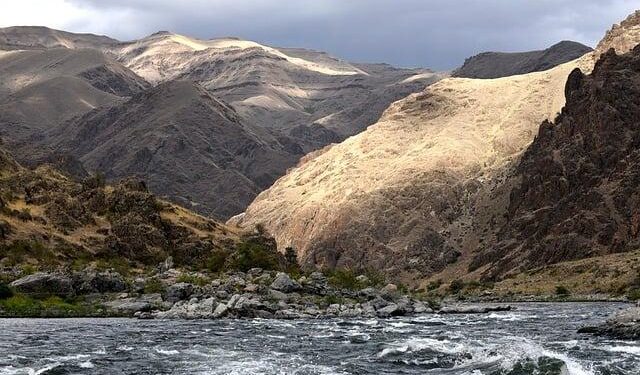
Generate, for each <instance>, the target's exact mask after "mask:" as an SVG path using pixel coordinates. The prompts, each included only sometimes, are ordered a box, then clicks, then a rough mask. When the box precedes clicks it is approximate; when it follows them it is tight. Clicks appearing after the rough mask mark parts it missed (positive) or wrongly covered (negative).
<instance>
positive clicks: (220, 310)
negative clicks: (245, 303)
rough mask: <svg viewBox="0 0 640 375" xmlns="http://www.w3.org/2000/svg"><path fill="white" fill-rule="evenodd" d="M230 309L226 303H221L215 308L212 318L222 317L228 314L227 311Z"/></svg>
mask: <svg viewBox="0 0 640 375" xmlns="http://www.w3.org/2000/svg"><path fill="white" fill-rule="evenodd" d="M228 310H229V309H228V308H227V305H226V304H224V303H219V304H218V305H217V306H216V308H215V309H214V310H213V315H212V318H215V319H217V318H222V317H223V316H225V315H226V314H227V311H228Z"/></svg>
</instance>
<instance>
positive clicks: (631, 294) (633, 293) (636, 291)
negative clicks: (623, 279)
mask: <svg viewBox="0 0 640 375" xmlns="http://www.w3.org/2000/svg"><path fill="white" fill-rule="evenodd" d="M627 298H628V299H629V300H630V301H638V300H640V288H630V289H629V290H628V291H627Z"/></svg>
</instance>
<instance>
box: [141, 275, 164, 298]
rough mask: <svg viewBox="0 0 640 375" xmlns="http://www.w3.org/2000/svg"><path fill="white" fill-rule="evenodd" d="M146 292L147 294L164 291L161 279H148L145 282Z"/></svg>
mask: <svg viewBox="0 0 640 375" xmlns="http://www.w3.org/2000/svg"><path fill="white" fill-rule="evenodd" d="M144 292H145V293H147V294H151V293H162V292H164V285H163V284H162V281H160V280H159V279H156V278H152V279H148V280H147V281H146V282H145V284H144Z"/></svg>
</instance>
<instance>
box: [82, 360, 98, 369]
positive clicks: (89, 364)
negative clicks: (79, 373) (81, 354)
mask: <svg viewBox="0 0 640 375" xmlns="http://www.w3.org/2000/svg"><path fill="white" fill-rule="evenodd" d="M78 366H80V368H94V367H95V366H94V365H93V363H91V361H85V362H82V363H80V364H79V365H78Z"/></svg>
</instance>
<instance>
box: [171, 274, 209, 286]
mask: <svg viewBox="0 0 640 375" xmlns="http://www.w3.org/2000/svg"><path fill="white" fill-rule="evenodd" d="M176 281H177V282H179V283H188V284H193V285H197V286H205V285H207V284H209V283H210V282H211V280H210V279H209V278H208V277H204V276H197V275H188V274H182V275H180V276H179V277H178V278H177V279H176Z"/></svg>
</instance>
